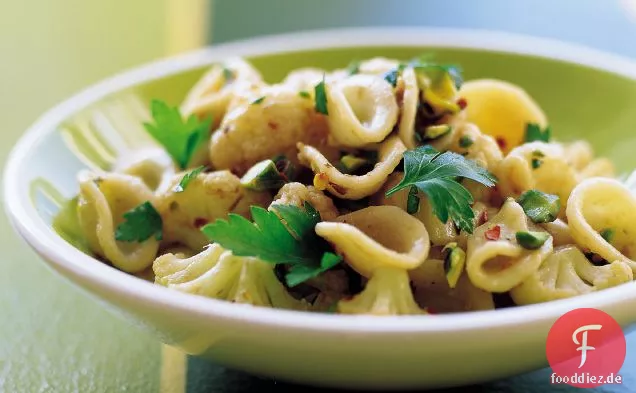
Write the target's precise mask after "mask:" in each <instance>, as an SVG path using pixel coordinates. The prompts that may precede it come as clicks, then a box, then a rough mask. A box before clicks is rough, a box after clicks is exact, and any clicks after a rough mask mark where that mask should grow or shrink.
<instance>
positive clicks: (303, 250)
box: [202, 202, 342, 286]
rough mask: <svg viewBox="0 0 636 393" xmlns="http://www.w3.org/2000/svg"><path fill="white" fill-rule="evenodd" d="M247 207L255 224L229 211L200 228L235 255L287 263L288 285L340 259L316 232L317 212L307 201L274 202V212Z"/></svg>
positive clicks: (323, 269)
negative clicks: (296, 202)
mask: <svg viewBox="0 0 636 393" xmlns="http://www.w3.org/2000/svg"><path fill="white" fill-rule="evenodd" d="M250 210H251V213H252V217H253V219H254V223H252V222H250V221H249V220H248V219H246V218H245V217H243V216H240V215H238V214H234V213H230V214H229V215H228V219H227V220H216V221H215V222H213V223H211V224H208V225H206V226H204V227H203V228H202V231H203V233H204V234H205V235H206V236H207V237H208V238H209V239H210V240H212V241H214V242H216V243H218V244H220V245H221V246H222V247H224V248H226V249H228V250H231V251H232V253H233V254H234V255H236V256H250V257H258V258H260V259H262V260H264V261H267V262H271V263H276V264H287V265H290V266H291V268H290V270H289V272H288V274H287V276H286V278H285V279H286V281H287V284H288V285H289V286H295V285H298V284H300V283H301V282H303V281H305V280H307V279H309V278H311V277H315V276H317V275H318V274H320V273H322V272H323V271H325V270H327V269H330V268H332V267H333V266H335V265H337V264H338V263H339V262H340V261H341V259H342V258H341V257H340V256H338V255H336V254H334V253H332V252H330V250H331V247H330V246H329V243H327V242H326V241H325V240H324V239H323V238H321V237H319V236H318V235H316V233H315V231H314V227H315V226H316V224H317V223H318V222H320V214H319V213H318V212H317V211H316V210H315V209H314V208H313V207H312V206H311V205H310V204H309V203H307V202H306V203H305V206H304V208H300V207H297V206H293V205H274V206H273V207H272V210H273V211H268V210H266V209H264V208H262V207H259V206H252V207H251V208H250Z"/></svg>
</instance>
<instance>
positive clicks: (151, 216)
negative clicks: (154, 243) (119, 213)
mask: <svg viewBox="0 0 636 393" xmlns="http://www.w3.org/2000/svg"><path fill="white" fill-rule="evenodd" d="M152 236H154V237H155V239H156V240H161V239H162V238H163V221H162V220H161V215H159V212H157V210H156V209H155V208H154V206H152V204H151V203H150V202H149V201H146V202H144V203H142V204H140V205H137V206H136V207H134V208H133V209H130V210H129V211H127V212H126V213H124V221H123V222H122V223H121V224H119V225H118V226H117V228H116V229H115V240H118V241H120V242H138V243H142V242H145V241H146V240H148V239H150V238H151V237H152Z"/></svg>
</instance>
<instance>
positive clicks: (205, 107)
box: [181, 58, 264, 127]
mask: <svg viewBox="0 0 636 393" xmlns="http://www.w3.org/2000/svg"><path fill="white" fill-rule="evenodd" d="M263 84H264V83H263V79H262V77H261V74H260V73H259V72H258V71H257V70H256V69H255V68H254V67H252V66H251V65H250V64H249V63H247V62H246V61H245V60H243V59H241V58H231V59H227V60H226V61H224V62H223V63H222V64H216V65H214V66H212V67H211V68H210V70H209V71H207V72H206V73H205V74H204V75H203V76H202V77H201V79H199V81H198V82H197V83H196V84H195V85H194V86H193V87H192V89H190V91H189V92H188V94H187V96H186V98H185V99H184V101H183V103H182V104H181V113H182V114H183V115H184V116H185V117H188V116H189V115H191V114H195V115H197V116H199V117H208V116H211V117H212V120H213V126H214V127H216V126H217V125H218V124H219V123H220V122H221V119H222V118H223V116H225V111H226V110H227V107H228V105H229V104H230V102H231V101H232V99H233V98H234V97H235V95H236V94H237V93H239V92H242V91H245V90H250V89H254V88H256V87H259V86H262V85H263Z"/></svg>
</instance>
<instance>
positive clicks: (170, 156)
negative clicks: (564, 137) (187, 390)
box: [54, 56, 636, 318]
mask: <svg viewBox="0 0 636 393" xmlns="http://www.w3.org/2000/svg"><path fill="white" fill-rule="evenodd" d="M351 60H354V59H351ZM460 70H461V67H460V66H458V65H454V64H442V63H438V62H436V61H434V60H433V59H432V58H430V59H427V58H425V57H416V58H413V59H401V60H397V59H390V58H385V57H381V56H378V57H375V58H372V59H366V60H364V59H362V60H361V61H351V62H350V63H349V64H347V63H343V64H342V65H341V66H340V68H337V69H335V70H326V69H322V68H318V67H305V68H299V69H295V70H282V69H281V70H280V71H282V73H281V75H285V73H286V76H285V77H284V78H282V80H280V81H278V82H275V83H270V82H269V80H271V75H267V77H268V81H266V80H265V79H264V78H263V77H262V76H261V75H260V73H259V71H258V70H257V69H255V68H254V67H253V66H252V65H251V64H249V63H248V62H247V61H245V60H243V59H240V58H232V59H228V60H226V61H222V62H219V63H217V64H215V65H213V66H212V67H211V68H210V69H209V70H208V71H207V72H206V73H205V74H204V75H203V77H201V79H200V80H199V81H198V82H197V83H196V84H195V85H194V86H193V87H192V88H191V89H190V91H189V92H188V93H187V95H186V97H185V98H184V99H183V101H182V103H181V105H180V107H176V108H175V107H170V105H168V104H166V103H163V102H162V101H161V100H153V101H152V102H153V105H152V106H151V109H152V110H151V111H150V115H151V117H152V120H153V121H152V122H150V123H146V128H147V131H148V132H149V133H150V137H152V138H153V139H154V140H155V141H156V142H157V145H153V147H150V146H146V147H144V148H143V149H141V150H134V151H133V150H130V151H125V152H123V155H122V156H121V157H119V158H117V159H116V160H114V164H113V165H112V167H110V168H108V171H105V172H100V173H94V172H90V171H82V172H81V173H80V175H79V189H80V192H79V195H78V196H77V198H74V200H75V201H77V205H75V204H73V203H70V204H69V206H67V207H65V208H64V209H62V210H61V212H60V216H59V217H58V218H59V219H58V218H56V220H57V221H56V222H57V224H54V225H56V226H55V228H56V230H59V231H60V232H61V233H62V234H63V237H64V238H65V239H69V241H71V242H72V243H73V244H76V245H78V248H81V249H82V250H83V251H84V252H86V253H89V254H94V255H96V256H98V257H99V258H101V259H102V260H104V261H105V262H107V263H111V264H112V265H113V266H114V267H116V268H118V269H120V270H123V271H126V272H130V273H133V274H135V275H136V276H137V277H140V278H143V279H146V280H148V281H154V282H155V283H156V284H157V285H162V286H165V287H167V288H170V289H173V290H177V291H181V292H183V293H188V294H193V295H198V296H205V297H210V298H215V299H222V300H226V301H230V302H236V303H244V304H246V305H252V306H259V307H276V308H285V309H293V310H304V311H311V312H337V313H343V314H370V315H378V316H380V315H403V314H420V315H423V316H424V317H425V318H428V316H427V315H429V314H438V313H457V312H476V311H480V310H492V309H495V308H498V307H501V306H506V305H507V303H509V302H513V303H514V304H515V305H520V306H521V305H525V304H531V303H538V302H546V301H551V300H557V299H562V298H566V297H572V296H577V295H582V294H586V293H591V292H595V291H599V290H603V289H605V288H608V287H612V286H617V285H622V284H623V283H627V282H632V281H633V279H634V274H635V273H636V240H635V239H636V196H635V195H636V172H634V173H633V174H632V175H631V176H629V177H627V176H626V180H625V181H624V182H622V180H615V179H610V178H612V177H614V167H613V164H612V163H611V162H610V160H608V159H606V158H597V157H595V154H594V151H593V149H592V146H591V145H590V144H589V143H587V142H585V141H562V142H559V141H555V140H553V139H551V138H552V136H553V135H552V134H553V133H554V134H556V133H557V132H558V130H557V129H556V128H555V129H554V130H552V129H551V128H550V127H549V122H548V119H547V118H546V116H545V114H544V113H543V111H542V110H541V108H540V107H539V105H538V104H537V103H536V102H535V101H534V99H533V98H532V97H530V96H529V94H528V93H527V92H526V91H525V90H524V89H523V88H521V87H519V86H516V85H513V84H511V83H509V82H505V81H500V80H494V79H482V80H473V81H467V82H466V83H464V82H463V78H462V77H461V75H460ZM179 117H181V119H180V118H179ZM210 117H212V122H210V120H209V118H210ZM209 124H211V127H209ZM139 128H140V129H142V128H143V127H142V125H141V124H140V127H139ZM208 128H210V130H209V131H210V134H209V138H208V133H207V132H208ZM203 138H205V139H203ZM202 139H203V140H202ZM111 161H113V160H110V159H109V160H107V162H111ZM107 162H105V163H104V164H103V165H100V167H105V166H106V165H108V163H107ZM67 216H70V217H71V219H70V220H69V219H67ZM73 219H74V220H75V221H73ZM70 221H72V222H70ZM75 232H81V233H75ZM502 299H505V303H506V304H501V303H502V302H501V300H502ZM510 299H512V300H510Z"/></svg>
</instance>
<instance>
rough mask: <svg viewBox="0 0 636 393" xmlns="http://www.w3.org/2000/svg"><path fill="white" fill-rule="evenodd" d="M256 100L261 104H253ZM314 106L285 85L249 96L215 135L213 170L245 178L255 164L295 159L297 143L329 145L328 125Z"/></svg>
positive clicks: (233, 110)
mask: <svg viewBox="0 0 636 393" xmlns="http://www.w3.org/2000/svg"><path fill="white" fill-rule="evenodd" d="M256 100H261V101H260V102H259V103H254V102H255V101H256ZM313 105H314V104H313V100H308V99H306V98H303V97H301V96H300V95H299V94H298V91H295V90H292V89H290V88H289V87H287V86H283V85H280V86H270V87H266V88H262V89H260V90H258V91H256V92H254V93H250V94H249V95H246V96H245V97H244V98H243V99H241V100H239V101H237V103H236V105H235V106H233V108H232V109H231V110H230V111H229V112H228V113H227V115H226V116H225V118H223V122H222V123H221V126H220V128H219V130H217V131H216V132H215V133H214V134H213V135H212V140H211V142H210V162H211V163H212V166H213V167H214V168H216V169H230V170H232V171H233V172H234V173H238V174H243V173H245V171H247V169H249V168H250V167H251V166H252V165H254V164H255V163H257V162H259V161H261V160H264V159H267V158H271V157H273V156H275V155H278V154H286V155H287V157H293V156H295V147H296V143H298V141H304V142H307V143H311V144H314V145H320V144H323V142H324V143H326V140H327V133H328V129H327V125H326V123H325V121H324V119H322V116H321V115H319V114H316V113H315V111H314V108H313Z"/></svg>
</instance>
